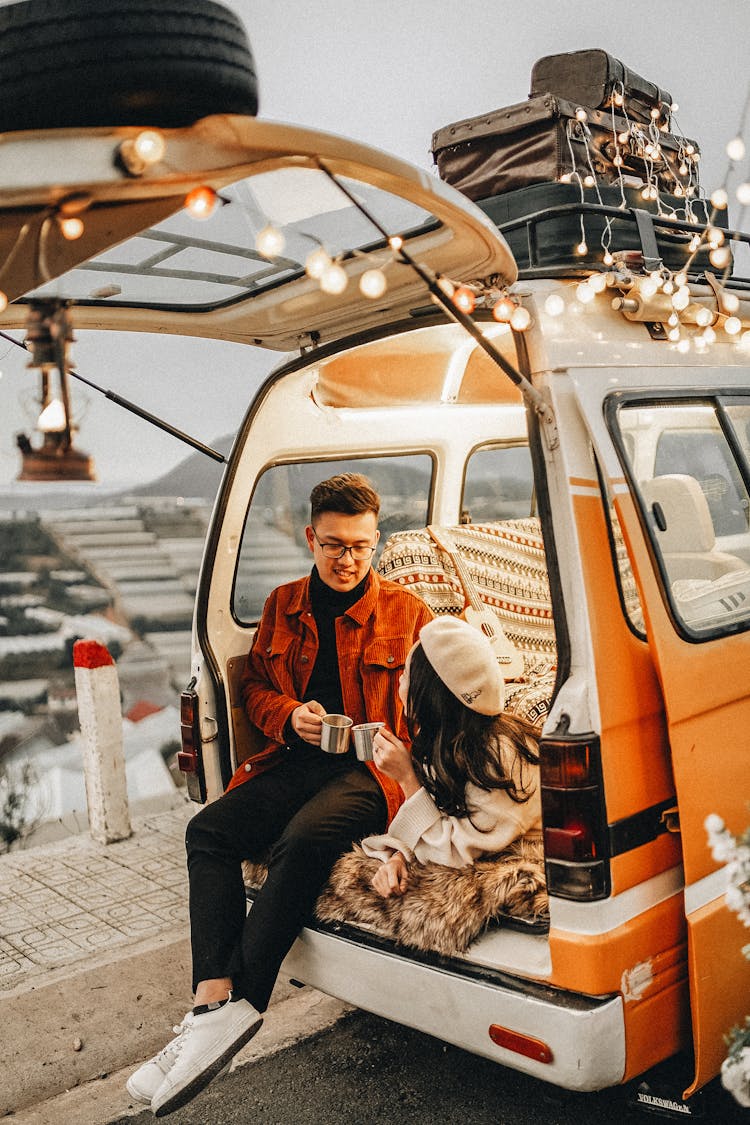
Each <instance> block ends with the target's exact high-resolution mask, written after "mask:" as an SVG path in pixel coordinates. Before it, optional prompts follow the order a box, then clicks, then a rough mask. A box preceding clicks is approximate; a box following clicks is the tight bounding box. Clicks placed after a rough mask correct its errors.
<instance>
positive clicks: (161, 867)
mask: <svg viewBox="0 0 750 1125" xmlns="http://www.w3.org/2000/svg"><path fill="white" fill-rule="evenodd" d="M198 807H199V806H197V805H195V804H193V803H192V802H186V803H185V804H180V805H178V806H177V808H174V809H171V810H166V811H164V812H160V813H154V814H152V815H150V816H148V817H146V818H144V819H142V820H140V821H135V822H134V825H133V829H134V830H133V835H132V836H131V837H130V838H129V839H128V840H123V841H121V842H119V843H116V844H106V845H104V844H97V843H95V842H94V841H93V840H92V839H91V837H90V836H89V835H88V834H87V833H86V834H81V835H80V836H71V837H69V838H68V839H65V840H61V841H57V842H56V843H54V844H48V845H44V846H42V847H37V848H30V849H29V850H28V851H16V852H12V853H11V854H10V855H6V856H2V857H0V1003H2V999H3V994H4V993H6V992H8V991H10V990H13V989H16V988H18V987H20V986H23V985H24V984H25V983H28V982H31V981H38V979H39V976H40V974H44V973H48V972H50V971H51V970H53V969H60V968H63V967H65V966H66V965H70V964H71V963H74V962H77V961H78V962H80V961H87V960H88V959H89V958H91V957H96V956H99V955H101V954H103V953H107V952H112V951H116V950H122V949H123V948H124V947H127V946H128V945H129V944H132V943H134V942H138V941H143V940H144V939H147V938H155V937H157V936H160V935H165V934H172V933H174V934H177V933H179V934H181V935H186V934H187V932H188V930H187V925H188V912H187V876H186V871H185V848H184V838H185V826H186V824H187V822H188V820H189V819H190V817H191V816H193V815H194V813H195V812H196V811H197V810H198Z"/></svg>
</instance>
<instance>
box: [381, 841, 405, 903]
mask: <svg viewBox="0 0 750 1125" xmlns="http://www.w3.org/2000/svg"><path fill="white" fill-rule="evenodd" d="M408 883H409V867H408V864H407V862H406V860H405V859H404V857H403V856H402V855H401V852H395V853H394V854H393V855H392V856H391V858H390V859H389V860H388V861H387V863H381V865H380V867H379V868H378V870H377V871H376V872H375V874H374V875H373V877H372V885H373V888H374V890H376V891H377V892H378V894H379V895H381V896H382V898H390V897H391V895H402V894H403V893H404V891H405V890H406V887H407V885H408Z"/></svg>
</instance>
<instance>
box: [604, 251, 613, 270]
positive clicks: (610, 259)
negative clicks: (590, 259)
mask: <svg viewBox="0 0 750 1125" xmlns="http://www.w3.org/2000/svg"><path fill="white" fill-rule="evenodd" d="M602 261H603V262H604V264H605V266H611V265H612V264H613V263H614V258H613V257H612V255H611V254H610V252H609V250H605V251H604V257H603V258H602Z"/></svg>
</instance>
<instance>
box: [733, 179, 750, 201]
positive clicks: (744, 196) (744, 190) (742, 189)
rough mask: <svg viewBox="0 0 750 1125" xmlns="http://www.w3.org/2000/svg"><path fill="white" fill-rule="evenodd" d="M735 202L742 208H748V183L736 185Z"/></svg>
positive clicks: (749, 196)
mask: <svg viewBox="0 0 750 1125" xmlns="http://www.w3.org/2000/svg"><path fill="white" fill-rule="evenodd" d="M736 195H737V202H738V203H740V204H741V205H742V206H743V207H748V206H750V181H749V180H745V181H744V182H743V183H741V184H738V185H737V192H736Z"/></svg>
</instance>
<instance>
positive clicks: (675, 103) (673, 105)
mask: <svg viewBox="0 0 750 1125" xmlns="http://www.w3.org/2000/svg"><path fill="white" fill-rule="evenodd" d="M679 108H680V107H679V106H678V104H677V102H672V104H671V106H670V107H669V109H670V111H671V112H672V113H677V110H678V109H679Z"/></svg>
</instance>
